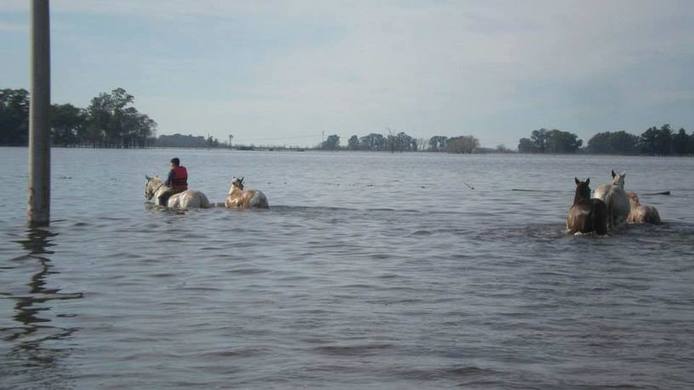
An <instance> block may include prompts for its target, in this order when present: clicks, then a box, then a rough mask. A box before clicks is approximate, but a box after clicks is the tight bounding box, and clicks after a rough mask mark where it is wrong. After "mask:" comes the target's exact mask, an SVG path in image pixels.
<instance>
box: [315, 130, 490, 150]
mask: <svg viewBox="0 0 694 390" xmlns="http://www.w3.org/2000/svg"><path fill="white" fill-rule="evenodd" d="M319 148H320V149H323V150H340V149H345V150H352V151H370V152H422V151H428V152H448V153H476V152H478V151H480V142H479V140H478V139H477V138H475V137H473V136H459V137H451V138H449V137H445V136H435V137H431V138H430V139H429V140H426V139H422V138H414V137H412V136H410V135H408V134H406V133H405V132H399V133H397V134H388V135H383V134H380V133H370V134H367V135H365V136H362V137H359V136H357V135H353V136H351V137H349V139H348V140H347V146H346V147H341V146H340V137H339V136H338V135H336V134H333V135H330V136H328V137H327V138H326V139H325V141H323V143H322V144H321V145H320V146H319Z"/></svg>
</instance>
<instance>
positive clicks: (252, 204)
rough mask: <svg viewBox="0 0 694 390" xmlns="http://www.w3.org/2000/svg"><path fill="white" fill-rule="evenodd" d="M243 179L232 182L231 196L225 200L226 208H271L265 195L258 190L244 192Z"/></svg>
mask: <svg viewBox="0 0 694 390" xmlns="http://www.w3.org/2000/svg"><path fill="white" fill-rule="evenodd" d="M243 179H244V178H243V177H242V178H240V179H235V180H234V181H232V182H231V188H229V194H228V195H227V197H226V199H224V206H225V207H228V208H230V209H237V208H240V209H249V208H259V209H266V208H268V207H270V205H269V204H268V202H267V197H266V196H265V194H263V193H262V192H260V191H258V190H244V189H243Z"/></svg>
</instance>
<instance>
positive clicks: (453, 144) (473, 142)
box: [446, 136, 480, 153]
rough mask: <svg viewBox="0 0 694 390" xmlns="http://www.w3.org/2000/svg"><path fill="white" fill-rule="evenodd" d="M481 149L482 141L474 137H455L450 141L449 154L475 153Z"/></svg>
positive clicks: (447, 148)
mask: <svg viewBox="0 0 694 390" xmlns="http://www.w3.org/2000/svg"><path fill="white" fill-rule="evenodd" d="M479 147H480V141H479V140H478V139H477V138H475V137H473V136H460V137H453V138H451V139H449V140H448V144H447V147H446V151H447V152H448V153H474V152H475V151H476V150H477V149H478V148H479Z"/></svg>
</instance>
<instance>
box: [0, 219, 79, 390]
mask: <svg viewBox="0 0 694 390" xmlns="http://www.w3.org/2000/svg"><path fill="white" fill-rule="evenodd" d="M25 234H26V235H25V237H24V238H23V239H20V240H17V241H16V243H18V244H20V245H21V247H22V249H23V250H24V251H26V254H25V255H22V256H19V257H15V258H13V259H11V260H10V261H9V263H10V264H16V265H17V268H19V267H24V266H27V265H28V266H29V267H31V268H33V269H34V270H35V272H30V273H29V274H28V275H27V277H28V279H29V280H28V282H27V283H26V284H24V286H25V287H28V291H27V290H26V288H24V289H23V290H24V291H21V290H20V291H9V292H5V291H2V292H0V294H1V298H3V299H8V300H14V301H15V304H14V311H15V314H14V316H13V317H12V318H13V319H14V321H15V322H16V323H17V326H14V327H8V328H0V335H2V336H3V337H2V339H3V341H6V342H10V343H11V345H12V348H10V349H9V351H8V352H7V353H6V361H7V362H11V365H13V366H15V365H22V366H23V367H24V368H30V367H31V368H34V370H32V375H31V376H32V377H33V379H32V384H33V385H38V384H40V383H42V382H46V383H48V382H50V383H51V384H52V386H55V385H56V383H55V382H54V381H55V380H56V379H57V378H59V377H62V376H63V375H64V372H62V369H58V366H59V359H60V358H61V357H63V356H64V355H65V354H66V352H67V351H66V350H65V349H63V348H51V347H50V346H49V345H48V344H49V343H50V341H53V340H59V339H64V338H66V337H68V336H70V335H72V334H73V333H74V332H75V331H76V330H77V329H76V328H62V327H59V326H56V325H55V324H52V318H51V313H50V312H51V309H52V305H51V304H52V303H53V301H56V300H65V299H78V298H82V294H81V293H61V292H60V289H57V288H48V287H47V284H48V278H49V275H52V274H55V273H56V272H55V271H52V268H53V265H52V264H51V259H50V257H49V256H51V255H53V254H54V250H53V247H55V245H56V244H55V242H54V241H55V238H56V236H57V235H58V234H57V233H54V232H51V231H50V229H49V228H39V227H32V228H29V229H28V230H27V231H26V232H25ZM5 369H8V370H9V373H11V372H12V370H11V368H10V367H5ZM36 369H38V370H36ZM2 371H3V369H0V373H2ZM9 373H4V374H3V375H2V376H3V377H5V379H4V380H3V384H5V382H6V381H10V382H11V380H12V377H11V376H10V375H8V374H9Z"/></svg>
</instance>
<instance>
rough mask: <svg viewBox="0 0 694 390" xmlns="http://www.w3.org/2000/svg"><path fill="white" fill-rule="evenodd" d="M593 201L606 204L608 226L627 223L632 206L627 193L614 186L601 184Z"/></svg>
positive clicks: (594, 194) (594, 193) (595, 192)
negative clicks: (596, 200) (597, 200)
mask: <svg viewBox="0 0 694 390" xmlns="http://www.w3.org/2000/svg"><path fill="white" fill-rule="evenodd" d="M593 199H599V200H601V201H603V202H605V205H606V206H607V219H608V225H610V226H612V227H616V226H617V225H620V224H622V223H624V222H626V220H627V218H628V217H629V212H630V210H631V206H630V205H629V198H628V197H627V194H626V192H624V190H623V189H622V188H620V187H618V186H616V185H613V184H601V185H599V186H598V187H597V188H596V189H595V191H594V192H593Z"/></svg>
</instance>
